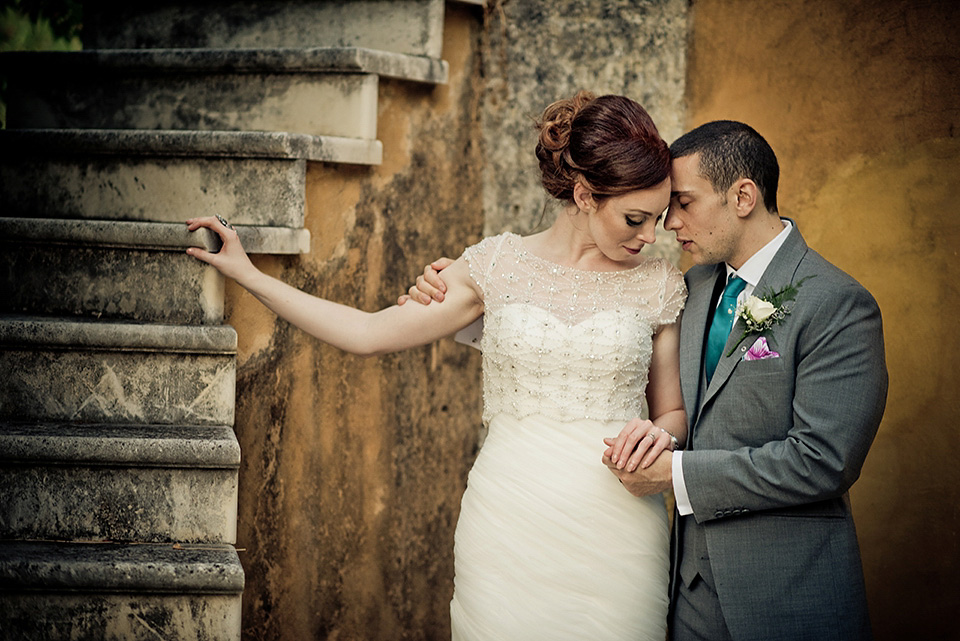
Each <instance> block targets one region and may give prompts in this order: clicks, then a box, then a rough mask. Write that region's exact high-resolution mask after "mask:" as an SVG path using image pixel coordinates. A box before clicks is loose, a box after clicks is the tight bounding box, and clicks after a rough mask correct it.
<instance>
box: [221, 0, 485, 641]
mask: <svg viewBox="0 0 960 641" xmlns="http://www.w3.org/2000/svg"><path fill="white" fill-rule="evenodd" d="M478 15H479V10H478V9H476V8H470V7H464V6H462V5H451V6H450V7H448V9H447V19H446V25H445V42H444V50H443V58H444V60H446V61H448V63H449V65H450V80H449V82H448V84H446V85H441V86H437V87H429V86H426V85H416V84H411V83H404V82H399V81H389V80H386V79H381V84H380V101H379V114H378V138H379V139H380V140H381V141H382V142H383V150H384V158H383V163H382V164H381V165H380V166H377V167H373V168H366V167H357V166H349V165H332V164H330V165H328V164H322V163H312V164H310V165H309V166H308V171H307V187H306V194H307V216H306V226H307V228H308V229H309V230H310V233H311V235H312V247H311V252H310V253H309V254H306V255H302V256H298V257H267V256H258V257H255V259H254V260H255V261H256V262H257V264H258V266H259V267H260V268H261V269H263V270H264V271H266V272H267V273H270V274H273V275H276V276H278V277H280V278H281V279H283V280H285V281H287V282H290V283H292V284H294V285H296V286H298V287H300V288H302V289H304V290H306V291H308V292H312V293H316V294H318V295H320V296H324V297H327V298H330V299H332V300H335V301H339V302H343V303H346V304H350V305H354V306H357V307H359V308H361V309H365V310H368V311H375V310H377V309H380V308H382V307H386V306H388V305H390V304H392V303H394V302H395V301H396V297H397V296H398V295H399V294H401V293H403V292H404V291H405V290H406V288H407V287H409V285H410V283H412V282H413V279H414V278H415V276H416V274H417V273H419V272H420V271H421V270H422V268H423V265H424V264H426V263H427V262H429V261H430V260H433V259H434V258H436V257H438V256H440V255H451V256H456V255H459V253H460V251H462V249H463V247H464V246H466V245H467V244H471V243H473V242H476V241H477V240H479V238H480V234H481V232H482V228H483V218H482V216H483V213H482V207H481V202H480V196H479V194H480V168H481V165H482V155H481V154H482V146H481V145H480V144H479V140H480V134H479V114H478V110H479V107H478V104H479V99H480V95H479V91H478V87H477V83H478V67H477V65H478V61H479V59H478V45H479V29H480V20H479V18H478ZM227 322H228V323H230V324H231V325H233V326H234V327H235V328H236V329H237V332H238V372H237V422H236V432H237V435H238V438H239V440H240V444H241V450H242V452H243V458H242V463H241V472H240V501H239V524H238V542H237V546H238V548H240V549H241V551H240V558H241V561H242V562H243V565H244V569H245V571H246V588H245V592H244V612H243V630H244V638H247V639H258V640H259V639H290V640H297V641H299V640H301V639H323V638H331V639H332V638H341V639H401V638H404V639H434V638H444V637H446V636H448V635H449V600H450V597H451V595H452V592H453V530H454V525H455V523H456V519H457V514H458V511H459V502H460V495H461V493H462V491H463V489H464V487H465V484H466V475H467V471H468V470H469V466H470V464H471V462H472V460H473V457H474V455H475V452H476V448H477V440H478V432H479V429H480V399H479V391H480V377H479V355H478V354H477V353H476V352H475V350H472V349H469V348H466V347H464V346H461V345H456V344H454V343H453V341H452V340H450V339H445V340H442V341H439V342H438V343H435V344H433V345H429V346H426V347H423V348H418V349H413V350H410V351H408V352H406V353H402V354H398V355H392V356H384V357H379V358H371V359H361V358H357V357H353V356H349V355H346V354H344V353H342V352H339V351H338V350H336V349H333V348H330V347H327V346H325V345H321V344H320V343H319V342H318V341H316V340H314V339H313V338H311V337H309V336H308V335H306V334H304V333H303V332H300V331H299V330H296V329H293V328H291V327H290V326H289V325H288V324H286V323H284V322H280V321H278V320H277V319H276V317H274V316H273V314H272V313H271V312H269V311H268V310H266V309H265V308H263V306H262V305H261V304H260V303H259V302H257V301H256V300H255V299H253V298H252V297H251V296H249V295H248V294H246V293H245V292H243V291H242V290H240V289H239V288H238V287H236V286H235V284H232V283H228V285H227Z"/></svg>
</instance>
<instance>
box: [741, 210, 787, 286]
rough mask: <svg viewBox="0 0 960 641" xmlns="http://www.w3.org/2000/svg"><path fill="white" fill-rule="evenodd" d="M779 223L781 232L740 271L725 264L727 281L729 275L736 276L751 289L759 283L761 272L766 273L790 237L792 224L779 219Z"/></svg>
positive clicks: (742, 266) (748, 260) (749, 259)
mask: <svg viewBox="0 0 960 641" xmlns="http://www.w3.org/2000/svg"><path fill="white" fill-rule="evenodd" d="M780 222H782V223H783V231H782V232H780V233H779V234H777V235H776V237H774V239H773V240H771V241H770V242H769V243H767V244H766V245H764V246H763V247H761V248H760V251H758V252H757V253H756V254H754V255H753V256H751V257H750V258H748V259H747V262H745V263H744V264H743V265H741V266H740V269H734V268H733V267H731V266H730V265H727V264H725V266H726V268H727V279H728V280H729V279H730V274H736V275H737V276H739V277H740V278H742V279H743V280H745V281H747V284H748V285H750V288H751V289H753V288H754V287H756V286H757V283H759V282H760V278H761V277H762V276H763V272H765V271H767V267H769V266H770V263H771V262H772V261H773V257H774V256H776V255H777V252H778V251H779V250H780V248H781V247H782V246H783V243H784V242H785V241H786V240H787V236H788V235H790V230H791V229H793V224H792V223H791V222H790V221H789V220H787V219H785V218H781V219H780Z"/></svg>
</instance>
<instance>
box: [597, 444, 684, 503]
mask: <svg viewBox="0 0 960 641" xmlns="http://www.w3.org/2000/svg"><path fill="white" fill-rule="evenodd" d="M647 440H649V439H647ZM603 463H604V465H606V466H607V467H608V468H609V469H610V471H611V472H613V475H614V476H616V477H617V478H618V479H620V483H622V484H623V487H625V488H626V490H627V491H628V492H630V494H633V495H634V496H650V495H651V494H659V493H660V492H664V491H666V490H669V489H670V488H672V487H673V461H672V460H671V457H670V456H658V457H657V458H656V460H654V461H653V463H651V464H650V466H649V467H647V468H639V469H637V470H636V471H634V472H628V471H627V470H625V469H620V468H619V467H618V466H617V465H616V464H615V463H614V462H613V461H612V460H611V459H610V457H609V456H607V455H606V454H604V456H603Z"/></svg>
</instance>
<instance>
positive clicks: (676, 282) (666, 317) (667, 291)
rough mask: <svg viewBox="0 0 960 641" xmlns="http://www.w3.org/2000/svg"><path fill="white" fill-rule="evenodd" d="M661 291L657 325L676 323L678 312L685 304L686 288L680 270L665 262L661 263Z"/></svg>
mask: <svg viewBox="0 0 960 641" xmlns="http://www.w3.org/2000/svg"><path fill="white" fill-rule="evenodd" d="M663 265H664V274H663V289H662V290H661V291H662V295H661V301H662V303H661V305H660V314H659V316H658V318H657V324H658V325H670V324H672V323H675V322H677V318H678V317H679V316H680V310H682V309H683V306H684V304H685V303H686V302H687V286H686V284H685V283H684V282H683V274H681V273H680V270H679V269H677V268H676V267H674V266H673V265H671V264H670V263H669V262H667V261H663Z"/></svg>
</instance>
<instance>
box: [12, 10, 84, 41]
mask: <svg viewBox="0 0 960 641" xmlns="http://www.w3.org/2000/svg"><path fill="white" fill-rule="evenodd" d="M81 15H82V7H81V5H80V3H79V2H75V1H74V0H5V1H4V4H3V8H2V9H0V51H77V50H79V49H80V48H81V44H80V30H81V28H82V26H83V25H82V23H81Z"/></svg>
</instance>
